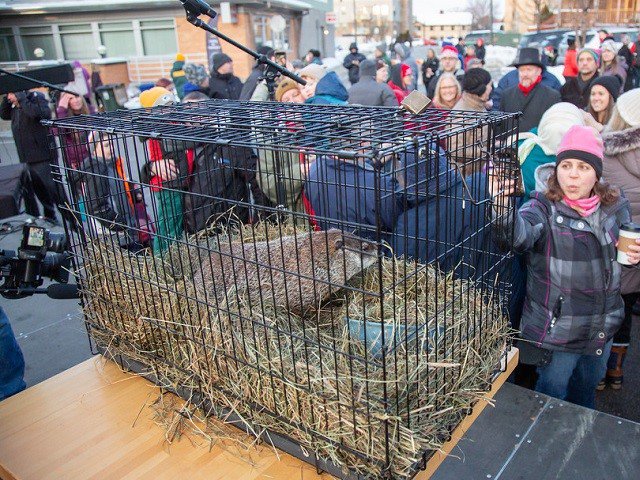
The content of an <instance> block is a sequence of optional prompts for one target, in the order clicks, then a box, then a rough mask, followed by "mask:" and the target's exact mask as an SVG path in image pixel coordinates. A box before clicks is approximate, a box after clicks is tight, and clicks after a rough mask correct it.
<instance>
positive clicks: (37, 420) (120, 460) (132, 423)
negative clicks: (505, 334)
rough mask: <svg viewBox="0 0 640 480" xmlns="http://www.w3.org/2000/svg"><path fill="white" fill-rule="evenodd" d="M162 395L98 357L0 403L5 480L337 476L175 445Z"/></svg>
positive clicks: (268, 457)
mask: <svg viewBox="0 0 640 480" xmlns="http://www.w3.org/2000/svg"><path fill="white" fill-rule="evenodd" d="M516 364H517V351H515V352H514V351H512V354H511V355H510V357H509V361H508V365H507V371H506V372H505V373H503V374H502V375H500V377H498V379H497V380H496V381H495V382H494V388H493V389H492V391H491V392H489V393H488V394H487V399H489V398H490V397H492V396H493V394H495V392H496V391H497V389H498V388H499V387H500V386H501V385H502V383H504V380H506V378H507V376H508V375H509V372H510V371H511V370H513V368H515V365H516ZM159 394H160V389H159V388H158V387H157V386H155V385H153V384H152V383H150V382H149V381H147V380H145V379H144V378H142V377H139V376H137V375H133V374H129V373H125V372H122V371H121V370H120V368H119V366H118V365H116V364H115V363H113V362H110V361H106V360H104V359H103V358H102V357H101V356H97V357H94V358H92V359H90V360H87V361H85V362H83V363H81V364H79V365H76V366H75V367H73V368H70V369H69V370H67V371H65V372H62V373H60V374H59V375H56V376H55V377H52V378H50V379H48V380H46V381H44V382H42V383H40V384H38V385H35V386H33V387H31V388H29V389H27V390H25V391H23V392H21V393H19V394H17V395H15V396H13V397H11V398H9V399H6V400H4V401H3V402H0V478H2V479H3V480H14V479H16V480H31V479H33V480H45V479H55V480H60V479H65V480H66V479H76V478H77V479H100V480H106V479H146V478H149V479H154V480H155V479H164V478H166V479H181V478H188V479H200V478H202V479H205V478H206V479H208V480H214V479H221V480H222V479H225V480H229V479H237V480H240V479H242V480H267V479H270V480H272V479H287V480H288V479H296V480H298V479H299V480H312V479H330V478H332V477H330V476H329V475H327V474H324V475H318V474H317V473H316V470H315V468H314V467H313V466H311V465H309V464H306V463H304V462H302V461H300V460H298V459H296V458H294V457H292V456H290V455H288V454H286V453H282V452H280V453H279V454H276V452H275V451H274V449H273V448H271V447H270V446H257V447H251V448H249V449H248V450H247V451H245V452H244V453H243V454H242V458H241V455H240V454H239V453H237V452H233V451H232V450H234V449H232V448H223V447H222V446H215V445H214V446H213V448H212V449H211V451H209V448H208V445H207V446H194V445H193V443H192V442H191V441H189V439H188V438H185V437H183V438H182V439H181V440H180V441H174V442H172V443H171V444H169V443H168V442H167V441H166V439H165V435H164V430H163V428H162V427H161V426H159V425H157V424H156V423H155V422H154V420H153V413H154V412H153V411H152V410H151V409H150V408H148V407H149V405H150V404H151V403H152V402H153V401H154V400H155V399H157V398H158V396H159ZM486 404H487V401H485V400H481V401H479V402H478V403H477V404H476V407H475V409H474V412H473V414H472V415H470V416H469V417H467V419H465V421H464V422H463V423H462V424H461V425H460V427H459V428H458V429H457V430H456V431H455V432H454V434H453V438H452V442H450V445H446V446H445V447H444V448H443V450H444V451H450V449H451V448H453V446H454V445H455V443H456V442H457V440H458V439H459V438H461V437H462V435H464V432H465V431H466V430H467V429H468V428H469V426H470V425H471V423H472V422H473V420H474V419H475V418H477V416H478V415H479V414H480V412H481V411H482V409H483V408H484V407H485V406H486ZM225 428H232V427H225ZM233 430H234V431H235V429H233ZM202 443H204V442H202ZM444 458H445V456H444V455H442V454H436V455H435V456H434V457H433V458H432V461H431V462H430V464H429V466H428V468H427V470H426V471H425V472H422V473H421V474H420V475H418V477H416V478H420V479H424V478H428V477H429V476H430V474H431V473H432V472H433V471H435V469H436V468H437V466H438V465H439V464H440V463H441V462H442V460H443V459H444Z"/></svg>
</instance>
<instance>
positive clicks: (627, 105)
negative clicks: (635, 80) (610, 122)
mask: <svg viewBox="0 0 640 480" xmlns="http://www.w3.org/2000/svg"><path fill="white" fill-rule="evenodd" d="M616 106H617V107H618V112H620V116H621V117H622V119H623V120H624V121H625V122H627V123H628V124H629V125H630V126H631V127H637V126H639V125H640V88H634V89H632V90H629V91H628V92H625V93H623V94H622V95H620V96H619V97H618V101H617V102H616Z"/></svg>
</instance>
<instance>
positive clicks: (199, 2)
mask: <svg viewBox="0 0 640 480" xmlns="http://www.w3.org/2000/svg"><path fill="white" fill-rule="evenodd" d="M180 3H182V6H183V7H184V9H185V10H186V11H187V12H189V13H193V14H195V15H196V16H197V15H207V16H209V17H211V18H215V17H217V16H218V14H217V13H216V12H215V10H214V9H213V8H211V5H209V4H208V3H207V2H205V1H204V0H180Z"/></svg>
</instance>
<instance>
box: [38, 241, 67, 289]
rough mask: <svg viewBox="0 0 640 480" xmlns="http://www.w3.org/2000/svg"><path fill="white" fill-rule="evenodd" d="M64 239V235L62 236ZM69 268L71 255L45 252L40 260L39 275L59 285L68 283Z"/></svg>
mask: <svg viewBox="0 0 640 480" xmlns="http://www.w3.org/2000/svg"><path fill="white" fill-rule="evenodd" d="M62 237H64V235H62ZM70 268H71V255H70V254H69V253H68V252H64V253H54V252H47V254H46V255H45V256H44V258H43V259H42V264H41V266H40V275H42V276H43V277H49V278H51V279H52V280H55V281H56V282H60V283H67V282H68V281H69V269H70Z"/></svg>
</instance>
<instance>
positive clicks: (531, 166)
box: [518, 128, 556, 199]
mask: <svg viewBox="0 0 640 480" xmlns="http://www.w3.org/2000/svg"><path fill="white" fill-rule="evenodd" d="M530 131H531V133H534V134H536V135H537V134H538V129H537V128H532V129H531V130H530ZM524 142H525V140H524V139H521V140H519V141H518V158H519V159H520V169H521V170H522V181H523V182H524V198H525V199H528V198H529V193H531V192H532V191H534V190H535V189H536V179H535V173H536V169H537V168H538V167H539V166H540V165H544V164H545V163H556V156H555V155H547V154H546V153H544V151H543V150H542V148H541V147H540V146H539V145H534V147H533V148H531V149H528V148H525V149H523V148H522V145H523V144H524Z"/></svg>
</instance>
